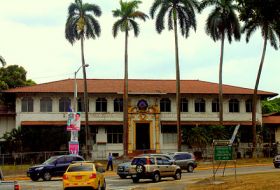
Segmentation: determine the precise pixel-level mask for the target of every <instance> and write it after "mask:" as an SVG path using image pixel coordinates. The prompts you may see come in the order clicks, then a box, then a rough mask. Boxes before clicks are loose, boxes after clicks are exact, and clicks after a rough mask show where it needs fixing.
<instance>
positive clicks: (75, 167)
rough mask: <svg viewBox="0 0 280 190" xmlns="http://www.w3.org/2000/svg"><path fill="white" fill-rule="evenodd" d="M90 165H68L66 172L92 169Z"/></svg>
mask: <svg viewBox="0 0 280 190" xmlns="http://www.w3.org/2000/svg"><path fill="white" fill-rule="evenodd" d="M92 170H93V169H92V165H79V166H77V165H75V166H70V167H69V169H68V171H67V172H80V171H92Z"/></svg>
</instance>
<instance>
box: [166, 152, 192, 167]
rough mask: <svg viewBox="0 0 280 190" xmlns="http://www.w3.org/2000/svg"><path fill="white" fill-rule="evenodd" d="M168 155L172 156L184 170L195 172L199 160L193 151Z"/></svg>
mask: <svg viewBox="0 0 280 190" xmlns="http://www.w3.org/2000/svg"><path fill="white" fill-rule="evenodd" d="M168 155H169V156H171V157H172V159H173V160H174V163H175V164H176V165H178V166H180V168H181V169H182V170H187V171H188V172H193V170H194V169H195V168H196V167H197V162H196V160H195V157H194V155H193V154H192V153H189V152H174V153H168Z"/></svg>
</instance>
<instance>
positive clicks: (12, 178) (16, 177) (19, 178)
mask: <svg viewBox="0 0 280 190" xmlns="http://www.w3.org/2000/svg"><path fill="white" fill-rule="evenodd" d="M270 165H272V164H268V163H266V164H257V163H256V164H244V165H238V164H237V165H236V168H242V167H254V166H270ZM222 166H223V165H221V168H222ZM215 167H216V168H217V164H216V166H215ZM226 167H227V168H234V165H233V164H229V165H227V166H226ZM212 169H213V166H212V164H209V165H205V166H203V165H202V166H201V165H200V166H198V167H197V168H196V169H195V170H196V171H202V170H212ZM104 176H105V177H112V176H117V173H116V171H106V172H105V173H104ZM57 179H60V177H57ZM24 180H30V178H29V177H27V176H23V175H14V176H7V177H5V181H24Z"/></svg>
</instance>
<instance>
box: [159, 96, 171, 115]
mask: <svg viewBox="0 0 280 190" xmlns="http://www.w3.org/2000/svg"><path fill="white" fill-rule="evenodd" d="M160 111H161V112H171V102H170V100H169V99H168V98H163V99H161V100H160Z"/></svg>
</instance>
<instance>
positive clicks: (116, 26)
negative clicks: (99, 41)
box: [112, 19, 123, 38]
mask: <svg viewBox="0 0 280 190" xmlns="http://www.w3.org/2000/svg"><path fill="white" fill-rule="evenodd" d="M122 23H123V19H120V20H117V21H116V22H115V23H114V25H113V28H112V32H113V36H114V38H115V37H117V35H118V31H119V30H120V29H121V25H122Z"/></svg>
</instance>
